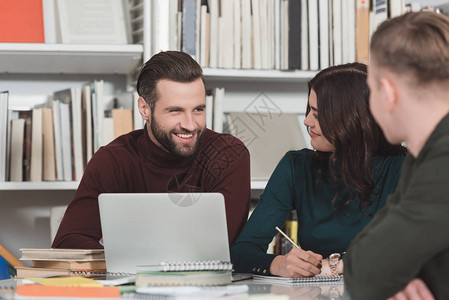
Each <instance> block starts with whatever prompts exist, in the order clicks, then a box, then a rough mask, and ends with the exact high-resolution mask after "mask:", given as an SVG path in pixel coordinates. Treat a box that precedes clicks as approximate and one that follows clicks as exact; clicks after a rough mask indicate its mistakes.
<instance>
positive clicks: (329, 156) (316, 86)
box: [306, 63, 406, 215]
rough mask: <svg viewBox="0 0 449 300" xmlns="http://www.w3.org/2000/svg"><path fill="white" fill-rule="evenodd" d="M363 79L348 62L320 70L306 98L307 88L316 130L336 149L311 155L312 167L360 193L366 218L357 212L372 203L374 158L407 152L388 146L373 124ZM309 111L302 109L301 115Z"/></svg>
mask: <svg viewBox="0 0 449 300" xmlns="http://www.w3.org/2000/svg"><path fill="white" fill-rule="evenodd" d="M366 78H367V67H366V65H364V64H361V63H350V64H345V65H338V66H333V67H330V68H327V69H324V70H322V71H321V72H319V73H318V74H317V75H316V76H315V77H314V78H313V79H312V80H310V81H309V84H308V85H309V95H310V91H311V90H312V89H313V90H314V91H315V93H316V95H317V109H318V123H319V124H320V128H321V131H322V133H323V135H324V137H325V138H326V139H327V140H328V141H329V142H330V143H331V144H332V145H333V146H334V147H335V151H334V152H332V153H328V152H321V151H315V153H314V163H316V164H317V166H318V170H319V171H320V173H321V174H322V175H324V174H329V175H330V176H331V178H333V180H335V181H336V182H338V179H339V177H340V176H341V178H342V179H343V181H344V184H345V185H346V187H348V189H349V190H350V191H355V192H357V193H358V194H359V198H360V205H359V209H360V212H361V213H362V214H365V215H366V213H364V212H363V210H362V208H363V207H364V206H367V205H370V204H371V201H370V196H371V193H372V191H373V189H374V188H375V183H374V180H373V178H372V175H371V171H372V170H371V165H372V161H373V158H374V157H375V156H389V155H397V154H400V153H405V152H406V149H405V148H404V147H402V146H393V145H391V144H389V143H388V142H387V140H386V139H385V136H384V135H383V133H382V130H381V129H380V127H379V125H377V124H376V122H375V121H374V118H373V117H372V115H371V113H370V110H369V88H368V85H367V84H366ZM309 112H310V106H309V104H307V109H306V114H309ZM340 188H341V187H340ZM338 194H339V193H337V195H335V197H334V199H333V200H332V204H334V203H335V201H336V199H337V197H338V196H339V195H338ZM354 196H355V195H354V194H353V195H352V198H351V199H348V200H347V201H346V203H345V205H347V204H348V203H349V202H350V201H351V200H352V199H354Z"/></svg>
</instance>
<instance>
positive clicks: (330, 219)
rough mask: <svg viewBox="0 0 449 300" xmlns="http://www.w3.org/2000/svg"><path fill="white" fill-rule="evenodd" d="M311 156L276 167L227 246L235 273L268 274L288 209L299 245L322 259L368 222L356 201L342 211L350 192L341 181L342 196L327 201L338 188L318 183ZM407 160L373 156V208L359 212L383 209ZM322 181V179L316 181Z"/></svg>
mask: <svg viewBox="0 0 449 300" xmlns="http://www.w3.org/2000/svg"><path fill="white" fill-rule="evenodd" d="M312 155H313V151H312V150H309V149H303V150H299V151H290V152H288V153H287V154H286V155H285V156H284V157H283V158H282V159H281V161H280V162H279V164H278V165H277V167H276V169H275V170H274V172H273V174H272V175H271V178H270V180H269V181H268V184H267V186H266V188H265V191H264V192H263V194H262V195H261V197H260V201H259V203H258V205H257V207H256V209H255V210H254V212H253V213H252V215H251V218H250V219H249V221H248V223H247V224H246V225H245V227H244V229H243V231H242V232H241V234H240V236H239V237H238V239H237V241H236V242H235V243H234V245H233V246H232V247H231V260H232V262H233V264H234V269H235V271H236V272H252V273H256V274H268V273H269V267H270V264H271V261H272V260H273V259H274V257H275V255H272V254H267V253H266V251H267V248H268V245H269V243H270V242H271V241H272V240H273V237H274V236H275V235H276V234H277V231H276V229H275V227H276V226H279V227H282V226H283V224H284V223H285V221H286V218H287V216H288V214H289V213H290V211H291V210H296V213H297V217H298V243H299V245H300V246H301V248H303V249H304V250H312V251H313V252H315V253H319V254H321V255H322V256H323V257H327V256H329V254H331V253H333V252H343V251H346V249H347V247H348V246H349V243H350V242H351V241H352V239H353V238H354V237H355V236H356V234H357V233H359V232H360V231H361V230H362V229H363V228H364V227H365V226H366V225H367V224H368V223H369V222H370V221H371V219H372V217H369V216H365V215H363V214H362V213H361V212H360V211H359V198H358V195H357V194H356V195H355V198H354V200H353V201H351V202H349V204H348V205H347V206H346V207H343V204H344V202H345V201H346V200H347V199H349V198H350V197H351V191H350V190H349V189H348V188H346V187H345V186H344V184H343V180H341V179H340V188H341V191H340V196H339V197H338V198H337V200H336V202H335V203H334V205H332V206H331V201H332V199H333V198H334V196H335V195H336V194H337V192H338V189H339V185H338V184H337V183H336V182H334V181H333V180H332V179H330V178H323V179H320V177H321V176H320V174H319V173H318V171H317V169H316V168H313V167H312ZM404 157H405V155H404V154H402V155H397V156H387V157H375V158H374V159H373V165H372V176H373V179H374V182H375V184H376V187H375V188H374V190H373V192H372V195H371V200H372V204H371V205H370V206H367V207H365V208H364V209H363V210H364V212H366V213H367V214H372V215H374V214H375V213H376V212H377V211H378V210H379V209H380V208H381V207H383V206H384V204H385V200H386V198H387V195H389V194H391V193H392V192H393V191H394V189H395V187H396V184H397V182H398V179H399V175H400V170H401V165H402V162H403V160H404ZM318 179H320V180H318Z"/></svg>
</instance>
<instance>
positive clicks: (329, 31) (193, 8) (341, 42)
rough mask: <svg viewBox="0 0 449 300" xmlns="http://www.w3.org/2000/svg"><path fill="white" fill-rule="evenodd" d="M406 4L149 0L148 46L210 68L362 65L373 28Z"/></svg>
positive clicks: (392, 0)
mask: <svg viewBox="0 0 449 300" xmlns="http://www.w3.org/2000/svg"><path fill="white" fill-rule="evenodd" d="M412 9H413V10H419V9H421V7H420V6H419V5H417V4H414V3H411V4H407V5H405V2H404V0H381V1H379V0H376V1H366V0H230V1H223V0H207V1H206V0H182V1H177V0H172V1H166V0H155V1H152V5H151V22H152V23H151V25H152V28H153V29H156V30H152V32H151V45H152V47H151V48H152V49H151V51H152V53H153V54H154V53H158V52H160V51H165V50H182V51H184V52H186V53H189V54H190V55H192V57H194V58H195V59H196V60H197V61H198V62H199V63H200V64H201V66H203V67H210V68H230V69H278V70H295V69H300V70H319V69H324V68H326V67H328V66H330V65H337V64H342V63H349V62H354V61H356V60H357V61H360V62H365V63H366V62H367V59H368V46H369V38H370V36H371V34H372V32H373V31H374V30H375V28H376V27H377V26H378V25H379V24H380V23H381V22H383V21H385V20H386V19H388V18H391V17H395V16H398V15H401V14H403V13H405V12H407V11H411V10H412Z"/></svg>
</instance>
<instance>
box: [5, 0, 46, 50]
mask: <svg viewBox="0 0 449 300" xmlns="http://www.w3.org/2000/svg"><path fill="white" fill-rule="evenodd" d="M0 20H1V26H0V43H44V42H45V36H44V20H43V9H42V0H2V1H0Z"/></svg>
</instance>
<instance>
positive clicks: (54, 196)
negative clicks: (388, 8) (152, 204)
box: [0, 0, 447, 256]
mask: <svg viewBox="0 0 449 300" xmlns="http://www.w3.org/2000/svg"><path fill="white" fill-rule="evenodd" d="M131 2H134V3H135V6H134V8H132V9H131V11H132V12H135V11H137V10H139V9H142V10H143V15H144V16H146V17H142V16H136V17H135V18H134V19H131V22H132V24H140V23H141V25H142V26H143V27H145V28H151V26H150V25H151V15H150V13H149V7H150V5H151V2H150V0H134V1H130V3H131ZM420 2H421V3H422V4H423V5H433V4H434V3H433V2H432V1H420ZM445 2H446V3H447V1H445ZM135 34H136V35H137V36H138V38H135V39H134V40H135V41H136V42H135V44H128V45H89V44H88V45H70V44H18V43H14V44H12V43H0V66H1V69H0V90H9V91H10V92H11V93H10V106H19V107H20V106H28V107H29V106H31V105H34V104H38V103H43V102H45V101H46V100H47V97H48V95H51V94H52V93H53V92H54V91H56V90H60V89H64V88H68V87H71V86H79V85H81V84H82V83H84V82H87V81H92V80H94V79H104V80H105V101H107V102H109V101H111V100H112V98H113V97H114V96H115V95H117V93H120V92H124V91H129V90H132V89H133V88H134V86H135V83H134V82H133V78H134V77H133V76H134V74H135V72H136V70H137V69H138V68H139V66H140V65H141V63H142V62H143V61H146V60H147V59H148V58H149V57H150V56H151V52H152V51H151V41H150V40H151V32H150V31H149V30H144V31H142V30H141V29H138V28H137V29H136V30H135ZM133 36H134V34H133ZM316 73H317V71H299V70H295V71H280V70H249V69H239V70H236V69H214V68H204V75H205V78H206V83H207V87H208V88H213V87H224V88H225V90H226V96H225V97H226V98H225V99H226V100H225V103H224V107H223V111H224V112H233V111H243V110H245V109H247V108H248V106H249V105H251V103H252V102H253V101H254V100H255V99H256V98H257V97H258V96H259V95H260V93H265V94H266V95H267V96H268V97H269V99H271V100H272V101H273V102H274V103H276V105H277V106H278V107H279V108H280V109H281V110H282V111H283V112H289V113H298V114H304V112H305V107H306V103H307V81H308V80H309V79H310V78H312V77H313V76H314V75H315V74H316ZM106 105H107V103H106ZM304 136H306V137H307V135H304ZM266 183H267V181H266V180H253V181H252V182H251V188H252V190H253V197H254V198H257V197H258V194H259V193H260V192H261V191H262V190H263V189H264V188H265V186H266ZM77 186H78V182H77V181H69V182H0V203H2V205H3V206H2V208H3V209H2V210H0V228H2V236H0V243H1V244H3V245H5V246H6V247H7V248H8V249H9V250H10V251H11V252H13V253H14V254H15V255H16V256H18V255H19V253H18V249H19V248H22V247H23V248H25V247H28V248H38V247H48V246H49V244H50V242H51V241H50V234H49V208H50V207H52V206H58V205H67V204H68V203H69V202H70V200H71V199H72V197H73V195H74V193H75V190H76V188H77ZM11 227H12V229H8V230H4V229H5V228H11Z"/></svg>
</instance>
